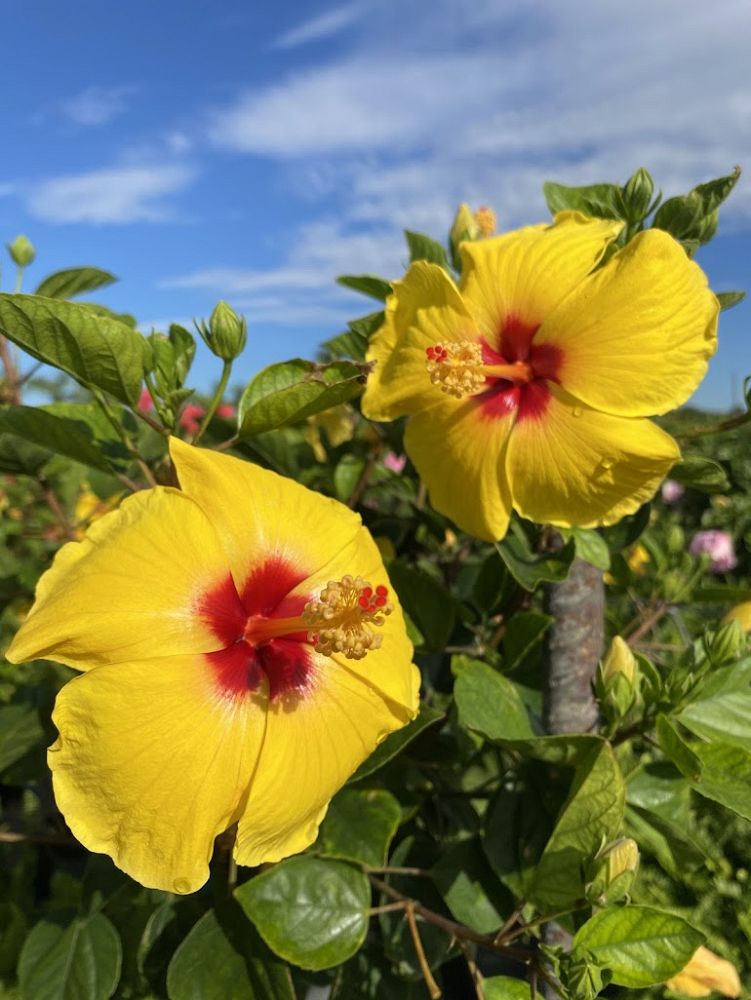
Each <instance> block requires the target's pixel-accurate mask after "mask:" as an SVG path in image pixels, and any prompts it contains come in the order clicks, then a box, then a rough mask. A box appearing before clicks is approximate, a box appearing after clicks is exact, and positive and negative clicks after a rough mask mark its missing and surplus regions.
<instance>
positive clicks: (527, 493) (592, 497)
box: [506, 383, 680, 528]
mask: <svg viewBox="0 0 751 1000" xmlns="http://www.w3.org/2000/svg"><path fill="white" fill-rule="evenodd" d="M548 388H549V390H550V396H549V397H548V401H547V406H546V407H545V408H544V411H542V410H541V411H540V413H539V414H538V415H534V416H530V417H528V418H527V419H523V420H519V421H518V422H517V423H516V425H515V427H514V430H513V432H512V434H511V440H510V442H509V446H508V456H507V460H506V468H507V470H508V478H509V481H510V483H511V492H512V495H513V500H514V507H515V508H516V509H517V510H518V511H519V513H520V514H522V515H523V516H524V517H527V518H529V519H530V520H532V521H540V522H543V523H549V524H557V525H561V526H564V527H568V526H571V525H578V526H579V527H585V528H586V527H593V526H594V525H598V524H613V523H614V522H615V521H619V520H620V519H621V518H622V517H624V516H625V515H626V514H632V513H633V512H634V511H635V510H637V509H638V508H639V507H640V506H641V505H642V504H643V503H644V502H645V501H647V500H649V499H650V498H651V497H652V495H653V494H654V492H655V490H656V489H657V487H658V486H659V485H660V483H661V482H662V480H663V479H664V478H665V476H666V475H667V472H668V470H669V469H670V467H671V466H672V465H673V464H674V463H675V462H677V461H678V460H679V459H680V452H679V450H678V446H677V445H676V443H675V441H674V440H673V439H672V438H671V437H670V435H669V434H666V433H665V431H663V430H661V429H660V428H659V427H658V426H657V425H656V424H653V423H652V422H651V421H650V420H630V419H627V418H625V417H614V416H611V415H610V414H607V413H601V412H599V411H598V410H593V409H592V408H591V407H589V406H586V405H585V404H583V403H580V402H579V401H578V400H577V399H575V398H573V397H572V396H570V395H569V394H568V393H566V392H564V391H563V390H562V389H560V387H559V386H556V385H554V384H552V383H549V384H548Z"/></svg>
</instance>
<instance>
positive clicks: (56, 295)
mask: <svg viewBox="0 0 751 1000" xmlns="http://www.w3.org/2000/svg"><path fill="white" fill-rule="evenodd" d="M114 281H117V278H116V277H115V275H114V274H110V272H109V271H102V270H101V269H100V268H98V267H69V268H66V269H65V270H64V271H55V273H54V274H50V275H48V276H47V277H46V278H45V279H44V281H42V282H41V283H40V284H39V285H37V288H36V291H35V292H34V294H35V295H45V296H46V297H47V298H49V299H72V298H73V297H74V296H76V295H82V294H83V293H84V292H93V291H94V289H95V288H104V287H105V285H111V284H112V283H113V282H114Z"/></svg>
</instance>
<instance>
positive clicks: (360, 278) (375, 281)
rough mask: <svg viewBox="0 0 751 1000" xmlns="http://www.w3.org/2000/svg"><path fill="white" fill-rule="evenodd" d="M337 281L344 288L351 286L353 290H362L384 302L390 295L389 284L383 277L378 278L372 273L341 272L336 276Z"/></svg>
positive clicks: (365, 293)
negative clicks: (341, 273)
mask: <svg viewBox="0 0 751 1000" xmlns="http://www.w3.org/2000/svg"><path fill="white" fill-rule="evenodd" d="M336 280H337V282H338V283H339V284H340V285H344V287H345V288H351V289H352V290H353V291H355V292H362V294H363V295H369V296H370V297H371V298H373V299H380V300H381V302H385V301H386V298H387V297H388V296H389V295H391V285H390V284H389V282H388V281H386V279H385V278H378V277H376V276H375V275H373V274H343V275H341V276H340V277H338V278H337V279H336Z"/></svg>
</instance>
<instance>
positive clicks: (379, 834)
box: [314, 788, 402, 868]
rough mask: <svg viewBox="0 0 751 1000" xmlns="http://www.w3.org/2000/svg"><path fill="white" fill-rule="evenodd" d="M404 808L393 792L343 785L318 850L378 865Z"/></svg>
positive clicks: (320, 852)
mask: <svg viewBox="0 0 751 1000" xmlns="http://www.w3.org/2000/svg"><path fill="white" fill-rule="evenodd" d="M401 818H402V810H401V807H400V805H399V802H398V801H397V800H396V799H395V798H394V796H393V795H392V794H391V793H390V792H386V791H383V790H382V789H378V788H368V789H362V790H361V789H357V788H343V789H342V790H341V791H340V792H339V793H338V794H337V795H335V796H334V798H333V799H332V800H331V804H330V806H329V809H328V812H327V813H326V818H325V819H324V821H323V823H322V824H321V831H320V833H319V835H318V840H317V841H316V843H315V848H314V849H315V851H316V852H317V853H318V854H323V855H326V856H328V857H331V858H342V859H344V860H345V861H355V862H359V863H360V864H363V865H370V866H372V867H374V868H378V867H380V866H382V865H385V864H386V858H387V856H388V849H389V845H390V844H391V841H392V839H393V837H394V834H395V833H396V831H397V828H398V827H399V823H400V822H401Z"/></svg>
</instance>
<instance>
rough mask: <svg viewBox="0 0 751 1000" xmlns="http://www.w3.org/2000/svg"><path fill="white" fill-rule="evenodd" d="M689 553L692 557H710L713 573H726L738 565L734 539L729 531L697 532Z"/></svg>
mask: <svg viewBox="0 0 751 1000" xmlns="http://www.w3.org/2000/svg"><path fill="white" fill-rule="evenodd" d="M689 552H690V553H691V555H692V556H702V555H707V556H709V569H710V571H711V572H712V573H726V572H727V571H728V570H730V569H735V567H736V566H737V565H738V560H737V558H736V555H735V549H734V547H733V537H732V535H730V534H729V533H728V532H727V531H717V530H710V531H697V532H696V534H695V535H694V537H693V538H692V539H691V545H690V546H689Z"/></svg>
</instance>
